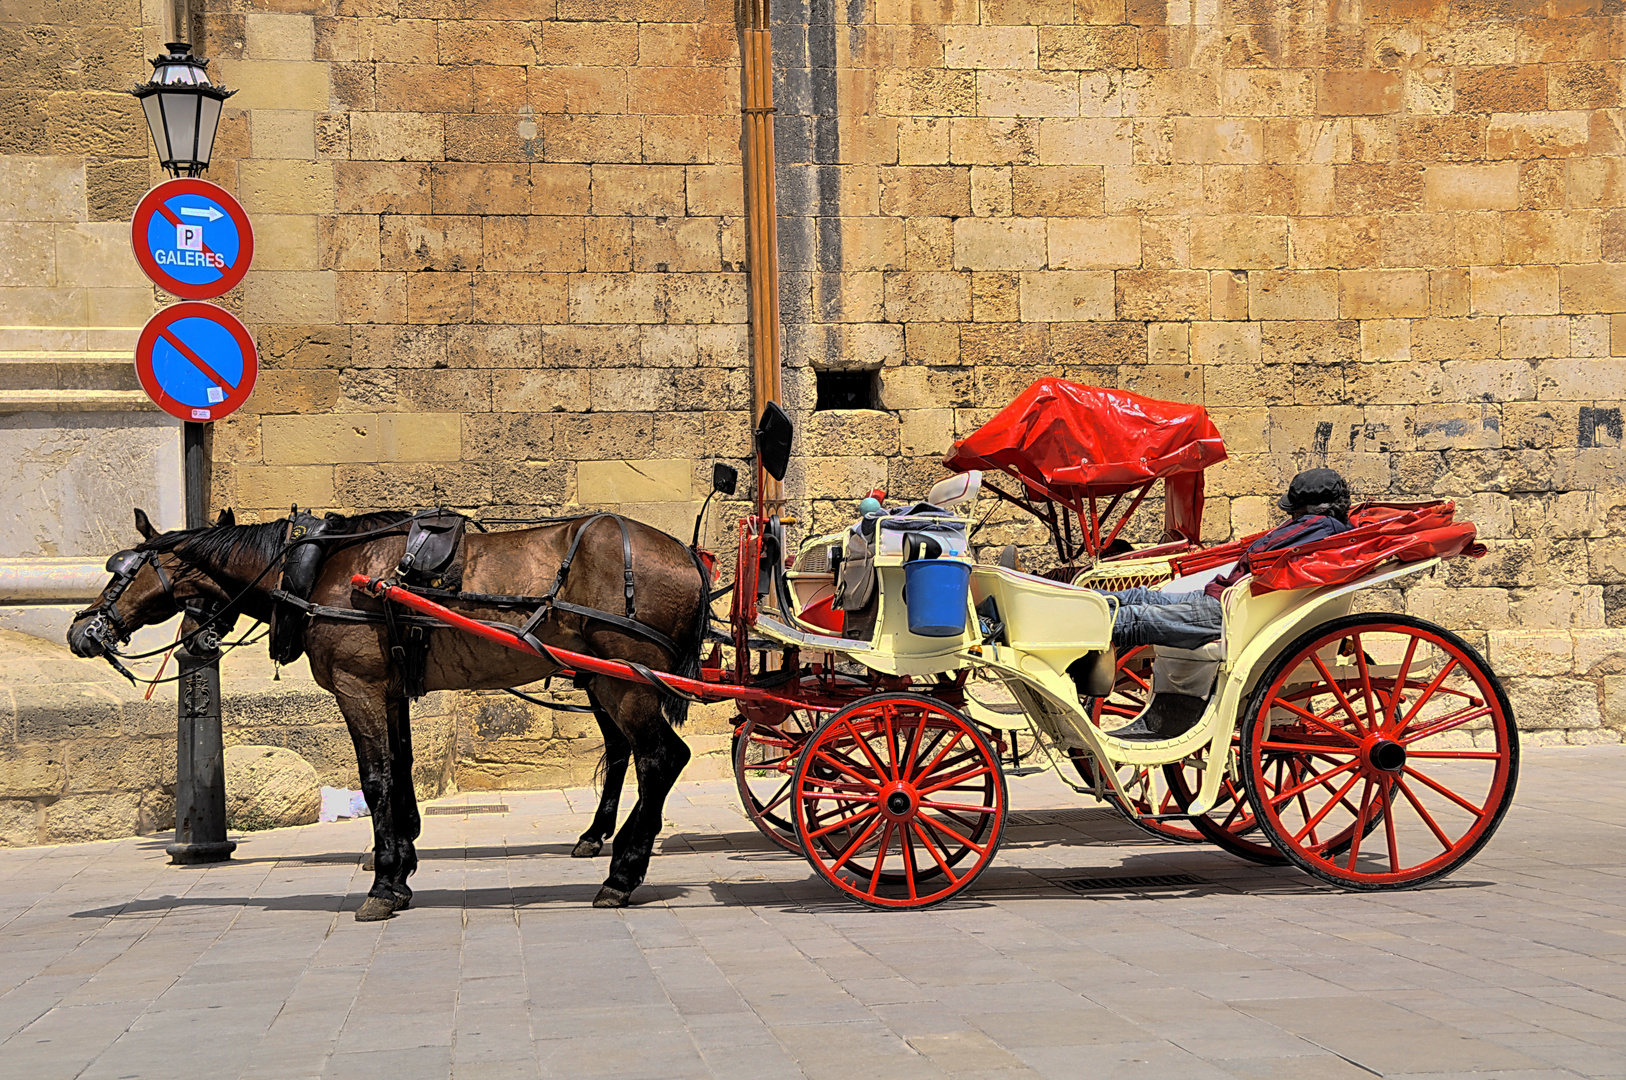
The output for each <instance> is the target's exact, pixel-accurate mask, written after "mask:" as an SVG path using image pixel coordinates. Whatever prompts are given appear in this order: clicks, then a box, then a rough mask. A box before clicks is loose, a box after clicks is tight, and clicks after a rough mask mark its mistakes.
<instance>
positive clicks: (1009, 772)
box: [1005, 765, 1050, 776]
mask: <svg viewBox="0 0 1626 1080" xmlns="http://www.w3.org/2000/svg"><path fill="white" fill-rule="evenodd" d="M1049 771H1050V766H1048V765H1023V766H1022V767H1021V768H1018V769H1006V770H1005V775H1006V776H1032V775H1033V774H1034V773H1042V772H1049Z"/></svg>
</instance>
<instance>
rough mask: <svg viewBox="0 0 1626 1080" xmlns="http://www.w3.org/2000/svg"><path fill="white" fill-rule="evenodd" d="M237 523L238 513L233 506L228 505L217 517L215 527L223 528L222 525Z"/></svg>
mask: <svg viewBox="0 0 1626 1080" xmlns="http://www.w3.org/2000/svg"><path fill="white" fill-rule="evenodd" d="M235 524H237V515H236V514H235V513H234V512H233V511H232V508H231V507H229V506H228V507H226V509H224V510H222V511H221V512H220V516H219V517H217V518H215V528H217V529H218V528H221V527H222V526H226V525H235Z"/></svg>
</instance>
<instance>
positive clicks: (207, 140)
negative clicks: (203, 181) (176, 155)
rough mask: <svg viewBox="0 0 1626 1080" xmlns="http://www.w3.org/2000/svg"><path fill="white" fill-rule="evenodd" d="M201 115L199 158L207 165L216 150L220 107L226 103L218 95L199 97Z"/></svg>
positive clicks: (199, 119)
mask: <svg viewBox="0 0 1626 1080" xmlns="http://www.w3.org/2000/svg"><path fill="white" fill-rule="evenodd" d="M197 101H198V109H199V110H200V113H201V115H200V116H199V118H198V150H197V155H196V156H197V159H198V160H199V161H201V162H203V164H204V166H205V167H207V166H208V164H209V158H210V157H211V156H213V154H214V152H215V132H216V131H217V130H219V128H220V109H221V107H222V106H224V105H225V104H226V103H225V101H224V100H222V99H221V98H217V97H200V98H198V99H197Z"/></svg>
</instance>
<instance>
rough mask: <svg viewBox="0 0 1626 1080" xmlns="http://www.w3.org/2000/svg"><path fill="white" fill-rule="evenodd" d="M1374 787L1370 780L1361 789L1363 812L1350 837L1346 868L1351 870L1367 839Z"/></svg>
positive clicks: (1358, 817)
mask: <svg viewBox="0 0 1626 1080" xmlns="http://www.w3.org/2000/svg"><path fill="white" fill-rule="evenodd" d="M1356 779H1360V778H1359V777H1356ZM1372 787H1373V784H1372V781H1370V780H1368V781H1367V782H1366V787H1364V788H1362V789H1361V812H1360V813H1359V814H1357V815H1356V817H1355V831H1354V833H1352V834H1351V835H1350V838H1349V862H1348V863H1347V864H1346V868H1347V869H1349V870H1351V871H1353V870H1354V869H1355V860H1356V859H1357V858H1358V857H1359V856H1360V854H1361V841H1362V840H1364V839H1366V814H1367V811H1369V810H1371V809H1372Z"/></svg>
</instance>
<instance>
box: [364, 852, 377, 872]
mask: <svg viewBox="0 0 1626 1080" xmlns="http://www.w3.org/2000/svg"><path fill="white" fill-rule="evenodd" d="M373 868H374V867H373V857H372V855H371V854H369V855H368V856H367V861H366V862H364V863H362V864H361V869H362V872H363V873H368V874H370V873H372V872H373Z"/></svg>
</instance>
